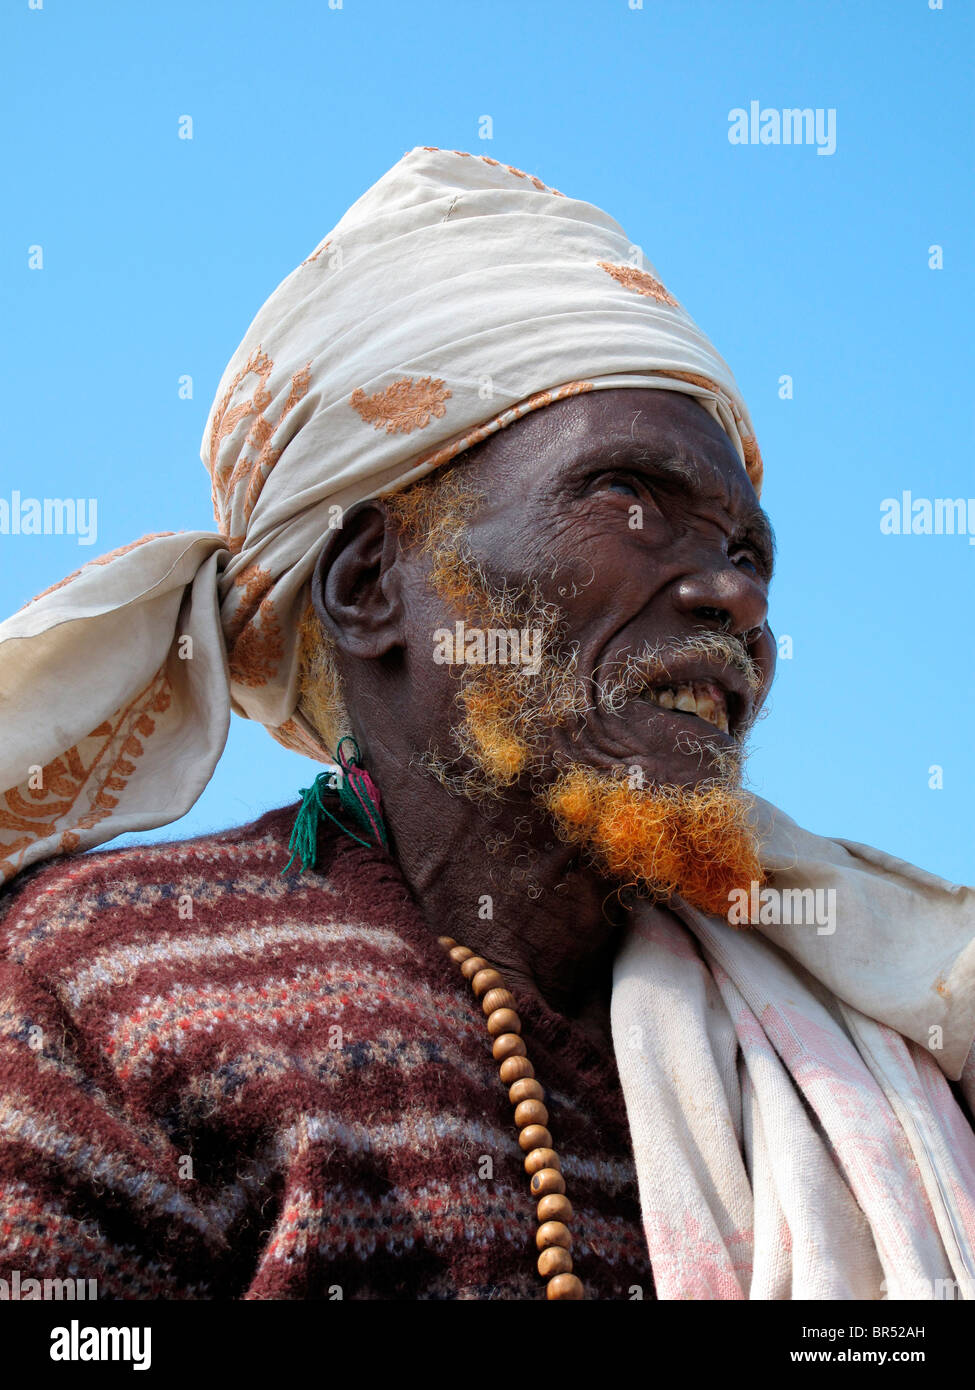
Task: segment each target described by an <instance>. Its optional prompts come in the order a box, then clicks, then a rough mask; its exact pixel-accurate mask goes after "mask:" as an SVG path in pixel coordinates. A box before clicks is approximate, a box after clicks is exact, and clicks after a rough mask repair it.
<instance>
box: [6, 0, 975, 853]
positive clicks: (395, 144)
mask: <svg viewBox="0 0 975 1390" xmlns="http://www.w3.org/2000/svg"><path fill="white" fill-rule="evenodd" d="M634 2H635V0H634ZM35 3H37V0H35ZM973 36H975V13H973V7H972V6H971V5H970V4H963V3H962V2H961V0H944V9H943V10H931V9H930V8H929V4H928V0H858V3H857V4H855V5H851V4H848V3H839V2H836V3H830V0H815V3H805V2H804V0H790V3H789V4H787V5H783V4H782V3H781V0H747V3H743V2H742V0H714V2H713V3H711V0H681V3H666V4H664V3H660V2H659V0H645V5H644V8H643V9H632V8H630V5H629V3H628V0H558V3H554V2H553V0H538V2H537V3H513V0H493V3H492V4H491V5H490V6H482V5H473V4H469V5H458V4H456V0H455V3H453V4H451V3H449V2H448V0H426V3H423V4H410V5H403V4H401V3H394V0H343V4H342V7H341V8H340V9H332V8H330V7H329V6H328V4H327V3H325V0H315V3H312V0H283V2H282V3H278V4H275V5H273V6H271V5H268V4H267V3H250V2H249V0H238V2H237V3H230V2H229V0H219V2H218V0H210V2H209V3H203V4H199V3H197V4H188V3H184V4H179V3H165V4H163V3H160V2H159V0H147V2H146V3H143V4H140V5H137V6H136V5H132V4H131V3H129V2H128V0H126V2H123V0H118V3H115V2H112V3H108V2H107V0H87V3H85V2H83V0H72V3H70V4H68V3H66V0H44V3H43V7H42V8H41V9H39V10H36V9H31V8H29V4H28V0H9V3H8V4H7V5H6V6H5V8H4V12H3V16H2V19H0V42H2V44H3V48H4V51H5V52H6V53H7V55H8V58H7V64H6V69H7V76H6V81H5V87H6V92H5V95H4V97H3V98H2V101H3V104H4V106H5V108H6V110H5V116H6V120H5V129H6V131H7V139H6V142H5V150H6V160H7V185H8V188H10V189H12V192H13V196H12V198H11V199H10V201H9V202H8V204H7V207H6V210H5V212H4V215H3V217H2V219H0V292H2V296H3V302H4V305H5V313H4V319H5V323H6V326H7V327H6V332H5V334H4V346H3V352H4V357H5V361H4V380H5V381H6V382H7V387H6V392H7V400H8V410H7V425H6V428H5V440H4V444H3V448H2V451H0V496H4V497H8V498H9V496H10V494H11V492H12V491H13V490H14V489H17V490H19V491H20V492H21V493H22V494H24V495H33V496H39V497H43V496H49V497H65V496H84V497H91V496H93V497H96V498H97V499H98V536H97V543H96V544H95V545H94V546H93V547H83V546H79V545H78V544H77V542H76V538H74V537H70V536H42V537H37V536H23V535H21V536H9V535H0V557H2V561H3V563H2V565H0V613H2V614H3V615H6V614H7V613H9V612H12V611H13V610H14V609H16V608H18V607H19V606H20V605H21V604H22V603H24V602H25V601H26V600H27V599H28V598H29V597H31V596H32V595H33V594H34V593H36V592H38V591H39V590H40V589H42V588H45V587H46V586H47V585H49V584H51V583H53V582H54V581H55V580H57V579H59V578H61V577H62V576H63V575H64V574H67V573H68V572H70V571H71V570H73V569H76V568H77V567H78V565H79V564H81V563H83V562H84V561H86V560H88V559H90V558H92V556H93V555H96V554H101V553H103V552H104V551H107V550H110V549H112V548H114V547H116V546H119V545H124V544H126V543H127V542H129V541H131V540H134V539H135V538H136V537H138V536H140V535H142V534H144V533H146V532H150V531H164V530H183V529H187V530H188V529H196V528H201V529H206V530H211V529H213V517H212V512H211V510H210V500H209V480H208V478H207V477H206V474H205V472H204V470H203V466H202V464H201V462H200V458H199V449H200V438H201V435H202V432H203V426H204V422H205V420H206V416H207V413H208V410H209V407H210V404H211V401H212V398H213V395H214V393H215V390H216V386H217V382H218V380H219V378H220V375H221V372H222V370H223V368H224V366H225V365H226V363H227V361H228V360H229V358H230V356H231V354H232V352H233V350H234V349H235V347H236V346H237V343H238V342H239V340H240V338H241V337H242V335H243V332H244V330H245V329H246V327H247V325H248V324H249V322H250V320H251V319H252V317H253V316H254V314H255V313H256V311H257V309H258V308H259V307H260V305H261V304H262V303H263V302H264V300H265V298H266V297H267V295H268V294H269V293H270V292H271V290H272V289H273V288H274V287H275V286H276V285H277V284H278V283H279V282H280V280H282V279H283V278H284V276H285V275H287V274H288V273H289V272H290V271H291V270H292V269H293V267H294V266H295V265H296V264H297V263H298V262H299V261H300V260H302V259H303V258H304V257H305V256H306V255H307V254H308V253H309V252H310V251H311V250H312V249H313V248H314V247H315V245H316V244H317V243H318V242H319V241H320V240H321V238H322V237H323V236H325V235H326V233H327V232H328V231H329V229H330V228H331V227H332V226H333V225H334V223H335V222H337V221H338V219H339V217H340V216H341V215H342V213H343V212H344V210H345V209H346V208H347V207H348V205H349V204H350V203H351V202H352V201H354V199H355V198H357V197H358V196H359V194H360V193H362V192H363V191H364V190H365V189H366V188H367V187H368V186H369V185H370V184H371V183H372V182H374V181H375V179H377V178H378V177H379V176H380V175H381V174H382V173H383V172H384V171H385V170H386V169H387V168H388V167H389V166H390V165H392V164H393V163H395V162H396V160H397V159H399V158H400V156H401V155H402V154H403V153H404V152H405V151H407V150H408V149H410V148H412V147H413V146H414V145H420V144H428V145H440V146H444V147H448V148H458V149H468V150H475V151H476V152H478V153H485V154H490V155H492V156H493V157H495V158H498V159H500V160H501V161H502V162H505V163H511V164H514V165H516V166H518V167H519V168H522V169H526V170H528V171H530V172H532V173H535V174H537V175H538V176H539V177H541V178H542V179H543V180H544V181H545V182H547V183H549V184H552V185H554V186H555V187H557V188H560V189H561V190H562V191H563V192H566V193H569V194H571V195H573V196H576V197H581V198H585V199H587V200H589V201H591V202H594V203H597V204H599V205H600V206H602V207H604V208H606V209H607V210H608V211H609V212H610V213H611V214H612V215H613V216H614V217H616V218H617V220H619V221H620V222H621V223H622V224H623V226H624V227H625V228H626V230H627V232H628V233H629V235H630V236H631V237H632V239H633V240H634V241H635V242H638V243H639V244H640V245H641V246H642V247H643V249H644V251H645V253H646V254H647V256H648V257H649V259H650V261H651V262H653V264H654V265H655V266H656V268H657V269H658V271H660V273H661V274H662V275H663V278H664V279H665V282H666V283H667V285H668V286H669V287H670V288H671V289H672V290H673V292H674V293H676V294H677V296H678V297H679V298H680V299H681V301H682V302H683V303H684V304H685V305H686V306H687V308H688V309H689V310H690V312H691V313H692V314H693V315H694V317H695V318H696V319H697V321H698V322H699V323H700V324H701V326H702V327H703V328H704V329H705V331H706V332H707V333H708V334H709V335H710V337H711V338H712V340H713V341H714V342H715V344H716V346H717V347H718V350H719V351H720V352H721V353H722V355H723V356H724V357H725V358H726V359H727V360H728V361H729V363H730V364H731V367H732V369H733V371H734V373H735V375H736V377H737V379H738V382H739V384H740V386H741V388H742V391H743V394H744V396H745V399H746V400H747V401H748V403H749V408H750V410H751V414H752V418H753V420H754V422H755V426H756V430H757V434H758V438H759V442H760V444H761V447H762V452H763V455H764V457H765V461H766V468H767V486H766V490H765V493H764V496H763V501H764V503H765V505H766V506H767V508H768V510H769V511H770V513H771V515H772V518H773V522H774V523H775V526H776V530H777V534H778V538H779V545H780V559H779V573H778V577H777V580H776V582H775V586H774V590H773V607H772V618H773V627H774V629H775V630H776V632H777V633H779V634H780V635H781V634H788V635H789V636H790V637H791V638H792V641H793V653H794V654H793V657H792V659H791V660H786V661H782V662H781V663H780V666H779V676H778V679H777V683H776V686H775V689H774V691H773V695H772V699H771V706H770V713H769V715H768V717H767V719H765V720H764V722H763V723H762V724H761V725H760V726H759V730H758V735H757V738H756V751H755V755H754V758H753V762H752V767H751V775H752V784H753V786H754V788H755V790H756V791H758V792H759V793H760V794H761V795H763V796H765V797H767V798H769V799H770V800H772V801H775V802H776V803H777V804H779V805H780V806H782V807H783V809H785V810H786V811H788V812H789V814H791V815H793V816H795V817H796V818H797V819H798V820H799V821H801V822H802V823H803V824H804V825H806V826H807V827H808V828H809V829H812V830H815V831H818V832H820V833H823V834H830V835H835V836H839V837H842V838H846V839H851V840H858V841H863V842H866V843H869V844H874V845H878V846H880V847H881V848H884V849H886V850H888V851H889V852H891V853H894V854H897V855H900V856H902V857H904V858H907V859H909V860H912V861H913V862H915V863H918V864H920V865H922V866H923V867H925V868H929V869H931V870H933V871H934V872H936V873H940V874H943V875H945V876H946V877H949V878H953V879H956V880H962V881H971V880H972V878H973V877H975V875H973V870H972V864H973V854H972V849H973V832H972V816H971V811H970V803H971V795H970V789H971V787H972V784H973V773H975V752H973V739H972V718H973V716H972V710H973V698H972V697H973V685H975V681H973V672H975V644H973V639H972V635H971V634H972V619H971V609H972V597H973V591H975V585H973V575H975V546H972V545H969V543H968V538H967V537H966V536H959V535H882V534H881V531H880V515H881V512H880V504H881V502H882V500H883V499H885V498H888V497H900V495H901V493H902V492H903V491H904V490H910V491H911V493H912V494H913V496H914V497H915V498H931V499H933V498H939V497H940V498H945V497H951V498H955V497H965V498H968V497H975V476H973V470H972V430H973V423H975V422H973V406H972V399H973V397H972V389H971V382H972V369H973V360H972V357H973V354H972V347H971V334H970V320H971V305H972V265H971V254H972V246H973V238H972V231H973V193H972V179H971V168H972V154H973V150H972V145H973V122H972V118H971V117H972V99H971V72H972V57H973ZM752 100H757V101H758V102H759V103H760V104H761V107H762V108H777V109H781V108H785V107H812V108H822V109H823V110H829V109H830V108H832V109H834V110H835V113H836V115H835V121H836V150H835V153H833V154H831V155H826V156H822V155H818V154H817V151H816V148H815V146H811V145H792V146H785V145H762V144H757V145H748V146H736V145H733V144H731V143H729V140H728V128H729V122H728V113H729V111H731V110H732V109H733V108H735V107H745V108H747V107H748V106H749V103H750V101H752ZM184 115H190V116H192V119H193V139H192V140H180V139H178V138H177V133H178V123H179V119H180V117H181V116H184ZM485 115H489V116H490V117H491V119H492V122H493V139H491V140H489V141H488V140H480V139H479V136H478V132H479V128H480V127H479V118H480V117H482V116H485ZM33 245H41V246H42V247H43V257H44V265H43V269H42V270H31V269H29V268H28V248H29V247H30V246H33ZM932 245H939V246H941V247H943V269H940V270H934V269H931V268H929V251H928V248H929V247H930V246H932ZM186 374H188V375H191V376H192V378H193V388H194V389H193V398H192V399H191V400H181V399H180V398H179V395H178V384H179V379H180V377H181V376H184V375H186ZM786 374H788V375H789V376H791V377H792V378H793V392H794V395H793V399H791V400H783V399H780V395H779V381H780V378H781V377H782V376H783V375H786ZM973 510H975V504H973ZM934 766H937V767H939V768H940V769H942V772H941V780H942V782H943V786H942V787H941V788H940V789H933V788H932V787H930V786H929V782H930V781H931V780H935V781H937V780H938V776H937V774H933V775H932V774H931V772H930V771H929V770H930V769H931V768H932V767H934ZM316 771H317V767H315V766H313V765H312V764H310V763H308V762H307V761H305V760H303V759H301V758H299V757H297V756H296V755H294V754H290V753H287V752H285V751H284V750H283V749H281V748H279V747H278V746H277V745H276V744H275V743H274V742H273V741H272V740H271V739H270V738H269V736H268V735H267V734H266V733H265V732H264V730H263V729H261V728H259V727H257V726H254V725H249V724H247V723H246V722H245V721H243V720H238V719H235V720H234V721H233V725H232V730H231V735H230V740H229V743H228V746H227V751H226V754H225V756H224V758H223V760H222V761H221V764H220V766H219V768H218V770H217V773H216V775H215V776H214V778H213V781H212V782H211V784H210V786H209V787H208V788H207V790H206V792H205V793H204V795H203V797H202V798H201V800H200V801H199V802H198V804H197V805H196V807H195V808H194V809H193V810H192V812H191V813H190V814H189V815H187V816H185V817H184V818H183V819H182V820H181V821H178V822H176V823H174V825H173V826H171V827H168V828H166V829H164V830H160V831H158V832H155V836H154V837H155V838H160V837H162V836H166V837H168V836H170V835H172V834H173V833H176V834H179V835H189V834H196V833H201V832H203V831H206V830H209V829H216V828H222V827H224V826H227V825H231V824H239V823H242V822H244V821H247V820H250V819H252V818H253V817H254V816H256V815H259V814H260V813H261V812H262V811H263V810H265V809H267V808H269V807H271V806H276V805H282V804H284V803H286V802H289V801H292V800H294V799H295V798H296V796H297V790H298V788H299V787H300V786H304V785H307V783H308V781H309V780H310V778H311V777H312V776H314V774H315V772H316ZM126 838H127V839H131V838H134V837H126Z"/></svg>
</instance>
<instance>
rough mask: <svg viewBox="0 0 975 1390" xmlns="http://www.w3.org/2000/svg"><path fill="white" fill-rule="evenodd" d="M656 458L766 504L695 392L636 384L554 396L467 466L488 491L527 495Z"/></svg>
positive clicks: (746, 502)
mask: <svg viewBox="0 0 975 1390" xmlns="http://www.w3.org/2000/svg"><path fill="white" fill-rule="evenodd" d="M640 462H644V463H648V464H652V465H653V466H654V467H655V468H656V469H658V470H659V471H662V472H666V473H669V474H671V475H673V476H674V477H675V478H679V479H681V480H682V482H683V483H685V484H686V487H687V489H688V491H690V492H699V493H700V494H701V495H702V496H717V495H721V496H725V497H727V498H728V499H729V500H733V501H734V502H735V503H736V505H737V506H738V507H741V508H744V509H747V510H752V509H754V510H756V511H757V510H760V509H759V503H758V497H757V494H756V492H755V488H754V486H753V484H752V482H751V480H750V478H749V476H748V472H747V471H746V469H745V467H744V465H743V463H742V461H741V459H740V458H739V456H738V453H737V450H736V449H735V447H734V444H733V443H732V441H731V440H730V438H729V437H728V435H727V434H726V433H725V432H724V430H722V428H721V426H720V425H719V424H718V423H717V422H716V421H715V420H714V418H713V417H712V416H711V415H710V414H709V412H708V411H707V410H705V408H704V407H703V406H702V405H701V403H700V402H699V401H698V400H697V399H696V398H695V397H694V396H692V395H689V394H685V393H683V392H678V391H668V390H657V389H647V390H638V389H633V388H626V389H618V390H607V391H600V392H594V393H590V394H586V395H581V396H576V397H573V398H570V399H566V400H562V401H556V402H553V403H552V404H551V405H548V406H546V407H545V408H544V409H542V410H537V411H534V412H533V413H532V414H530V415H526V416H524V417H523V418H522V419H520V420H517V421H515V422H514V423H513V424H511V425H509V426H508V427H507V428H506V429H504V430H502V431H500V432H499V433H497V434H494V435H492V436H491V437H490V438H488V439H486V440H484V441H483V442H482V443H480V444H478V445H477V446H475V448H473V449H472V450H470V451H469V453H468V454H467V455H466V456H465V457H464V459H463V460H462V461H461V466H462V467H464V468H465V469H469V470H470V473H469V481H470V483H471V485H476V486H478V488H479V489H481V490H483V491H484V492H485V493H486V494H487V495H488V496H492V495H493V496H498V495H502V496H504V497H508V498H511V497H513V496H520V497H522V498H524V499H527V498H528V497H529V496H531V495H533V494H535V493H537V492H539V491H545V490H546V489H547V488H550V487H556V486H557V485H558V483H559V480H560V479H561V477H562V476H563V475H565V474H567V473H569V472H572V471H574V470H576V469H579V468H584V467H587V466H589V465H591V466H592V467H593V468H600V467H604V468H607V469H608V468H612V467H617V466H619V467H623V466H626V465H629V464H634V463H640Z"/></svg>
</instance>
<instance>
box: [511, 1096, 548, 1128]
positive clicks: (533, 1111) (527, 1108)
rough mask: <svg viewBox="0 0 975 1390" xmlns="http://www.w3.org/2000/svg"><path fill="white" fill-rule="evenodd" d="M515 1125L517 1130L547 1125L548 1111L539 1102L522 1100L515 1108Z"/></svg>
mask: <svg viewBox="0 0 975 1390" xmlns="http://www.w3.org/2000/svg"><path fill="white" fill-rule="evenodd" d="M515 1124H516V1125H517V1126H518V1128H519V1129H524V1128H525V1126H526V1125H547V1124H548V1111H547V1109H546V1108H545V1106H544V1105H543V1104H542V1102H541V1101H540V1100H523V1101H522V1102H521V1104H520V1105H516V1106H515Z"/></svg>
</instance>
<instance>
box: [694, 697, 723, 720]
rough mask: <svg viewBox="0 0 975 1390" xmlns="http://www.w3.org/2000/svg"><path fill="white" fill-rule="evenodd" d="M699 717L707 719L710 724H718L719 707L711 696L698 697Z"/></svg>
mask: <svg viewBox="0 0 975 1390" xmlns="http://www.w3.org/2000/svg"><path fill="white" fill-rule="evenodd" d="M697 717H698V719H706V720H707V721H708V723H709V724H717V722H718V707H717V705H716V704H715V703H714V701H713V700H712V699H711V696H710V695H699V696H698V697H697Z"/></svg>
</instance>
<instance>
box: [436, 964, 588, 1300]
mask: <svg viewBox="0 0 975 1390" xmlns="http://www.w3.org/2000/svg"><path fill="white" fill-rule="evenodd" d="M438 940H439V942H440V945H441V946H442V947H443V948H444V950H445V951H446V952H447V954H448V956H449V957H450V959H451V960H452V961H454V962H455V963H456V964H457V965H459V966H460V973H461V974H462V975H463V977H464V979H465V980H467V982H468V984H469V985H470V986H471V988H472V989H473V991H474V994H475V996H476V997H477V998H478V999H480V1001H481V1008H482V1009H483V1010H484V1012H485V1014H486V1015H487V1030H488V1033H489V1034H490V1035H491V1037H492V1038H493V1039H494V1043H493V1046H492V1054H493V1056H494V1060H495V1061H496V1062H500V1063H501V1080H502V1082H503V1083H504V1085H505V1086H507V1087H508V1088H509V1090H508V1099H509V1100H510V1101H511V1104H512V1105H513V1106H514V1107H515V1124H516V1126H517V1127H518V1130H519V1134H518V1145H519V1147H520V1148H521V1150H522V1152H523V1153H524V1155H525V1172H526V1173H527V1174H528V1175H529V1177H530V1178H531V1184H530V1185H531V1193H532V1196H533V1197H537V1198H538V1221H539V1226H538V1231H537V1233H536V1235H535V1244H536V1245H537V1247H538V1249H539V1251H540V1252H541V1253H540V1254H539V1256H538V1266H537V1268H538V1272H539V1274H540V1275H541V1276H542V1278H543V1279H546V1280H547V1281H548V1282H547V1284H546V1287H545V1293H546V1297H548V1298H553V1299H562V1298H585V1291H584V1289H583V1287H582V1281H581V1280H580V1279H579V1278H578V1276H577V1275H575V1274H573V1273H572V1256H571V1254H570V1253H569V1251H570V1248H571V1246H572V1232H571V1231H570V1230H569V1226H568V1223H569V1222H570V1221H571V1220H572V1203H571V1202H570V1201H569V1199H568V1197H567V1196H566V1195H565V1179H564V1178H563V1176H562V1164H561V1162H560V1161H559V1156H558V1154H557V1153H556V1152H555V1150H554V1149H553V1148H552V1136H551V1134H550V1133H549V1132H548V1129H547V1128H546V1126H547V1124H548V1111H547V1110H546V1108H545V1105H544V1104H543V1101H544V1096H545V1093H544V1091H543V1090H542V1088H541V1086H540V1085H539V1083H538V1082H537V1081H536V1080H535V1068H534V1067H533V1066H532V1064H531V1062H530V1061H529V1060H528V1056H527V1049H526V1047H525V1042H524V1039H523V1038H522V1036H521V1019H520V1018H519V1017H518V1015H517V1014H516V1013H515V1009H514V1004H515V997H514V995H513V994H512V993H511V992H510V990H508V989H507V988H506V986H505V983H504V978H503V977H502V975H501V974H500V972H499V971H497V970H495V969H494V967H493V966H492V965H491V964H490V963H489V962H488V961H486V960H485V959H484V957H483V956H476V955H475V954H474V952H473V951H471V950H468V948H467V947H466V946H458V945H457V942H456V941H454V939H453V938H452V937H450V936H441V937H438Z"/></svg>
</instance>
